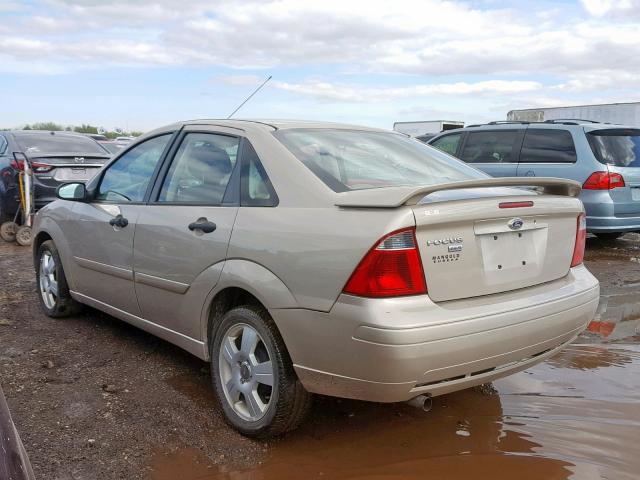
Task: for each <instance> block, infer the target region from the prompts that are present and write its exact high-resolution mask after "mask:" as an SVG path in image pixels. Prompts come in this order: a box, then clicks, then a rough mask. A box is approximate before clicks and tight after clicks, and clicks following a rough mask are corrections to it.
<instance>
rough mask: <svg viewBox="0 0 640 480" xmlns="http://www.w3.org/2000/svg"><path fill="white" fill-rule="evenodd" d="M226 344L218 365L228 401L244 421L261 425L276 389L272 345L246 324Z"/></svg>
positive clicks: (237, 327)
mask: <svg viewBox="0 0 640 480" xmlns="http://www.w3.org/2000/svg"><path fill="white" fill-rule="evenodd" d="M222 342H223V343H222V345H221V347H220V354H219V356H218V362H219V372H220V381H221V385H222V389H223V391H224V395H225V397H226V400H227V402H229V405H230V406H231V408H233V410H234V412H235V413H236V414H237V415H238V416H239V417H240V418H242V419H243V420H246V421H250V422H254V421H257V420H259V419H260V418H262V417H263V416H264V414H265V413H266V411H267V409H268V408H269V405H270V403H271V397H272V392H273V389H274V378H275V376H274V371H273V364H272V362H271V355H270V353H269V350H270V348H269V345H268V344H267V343H266V342H265V340H264V339H263V338H262V336H261V335H260V334H259V333H258V332H257V330H256V329H255V328H253V327H251V326H249V325H247V324H244V323H239V324H236V325H233V326H232V327H231V328H229V329H228V330H227V332H226V333H225V334H224V336H223V337H222Z"/></svg>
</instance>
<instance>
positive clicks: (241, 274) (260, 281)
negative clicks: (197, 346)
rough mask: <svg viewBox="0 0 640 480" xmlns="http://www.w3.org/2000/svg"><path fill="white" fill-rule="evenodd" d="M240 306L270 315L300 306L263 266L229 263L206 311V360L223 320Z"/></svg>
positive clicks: (204, 313)
mask: <svg viewBox="0 0 640 480" xmlns="http://www.w3.org/2000/svg"><path fill="white" fill-rule="evenodd" d="M240 305H256V306H261V307H264V308H265V309H266V310H268V311H269V310H272V309H274V308H295V307H297V306H298V303H297V301H296V299H295V297H294V296H293V294H292V293H291V291H290V290H289V289H288V288H287V286H286V285H285V284H284V283H283V282H282V280H280V279H279V278H278V277H277V276H276V275H275V274H274V273H273V272H271V271H270V270H268V269H266V268H265V267H263V266H262V265H259V264H257V263H255V262H251V261H249V260H241V259H232V260H227V261H226V262H225V265H224V267H223V270H222V274H221V277H220V281H219V282H218V284H217V285H216V288H214V289H213V290H212V291H211V292H210V294H209V296H208V298H207V300H206V301H205V307H204V310H203V319H202V338H203V339H204V340H205V342H206V345H205V355H206V357H207V359H208V358H209V344H210V342H211V338H212V336H213V334H214V333H215V330H216V328H217V325H218V324H219V322H220V320H221V319H222V316H223V315H224V314H225V313H226V312H228V311H229V310H230V309H232V308H234V307H238V306H240ZM276 327H277V325H276Z"/></svg>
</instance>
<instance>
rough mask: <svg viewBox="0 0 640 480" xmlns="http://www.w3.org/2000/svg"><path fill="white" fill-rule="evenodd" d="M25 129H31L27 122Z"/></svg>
mask: <svg viewBox="0 0 640 480" xmlns="http://www.w3.org/2000/svg"><path fill="white" fill-rule="evenodd" d="M23 130H31V127H30V126H29V124H26V125H25V126H24V128H23Z"/></svg>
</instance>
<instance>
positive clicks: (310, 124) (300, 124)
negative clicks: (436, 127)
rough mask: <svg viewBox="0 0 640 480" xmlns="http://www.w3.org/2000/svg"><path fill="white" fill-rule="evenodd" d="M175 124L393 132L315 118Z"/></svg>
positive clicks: (250, 119)
mask: <svg viewBox="0 0 640 480" xmlns="http://www.w3.org/2000/svg"><path fill="white" fill-rule="evenodd" d="M177 125H217V126H221V127H228V128H236V129H239V130H251V129H259V130H270V131H274V130H286V129H293V128H331V129H342V130H362V131H372V132H393V131H392V130H386V129H383V128H374V127H364V126H362V125H352V124H347V123H338V122H322V121H317V120H287V119H254V118H243V119H208V118H207V119H196V120H186V121H182V122H178V123H177Z"/></svg>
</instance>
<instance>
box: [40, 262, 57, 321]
mask: <svg viewBox="0 0 640 480" xmlns="http://www.w3.org/2000/svg"><path fill="white" fill-rule="evenodd" d="M39 277H40V282H39V283H40V295H42V300H43V301H44V304H45V306H46V307H47V308H48V309H52V308H54V307H55V306H56V302H57V301H58V279H57V274H56V261H55V259H54V258H53V255H52V254H51V252H49V251H44V252H43V253H42V256H41V257H40V275H39Z"/></svg>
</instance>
